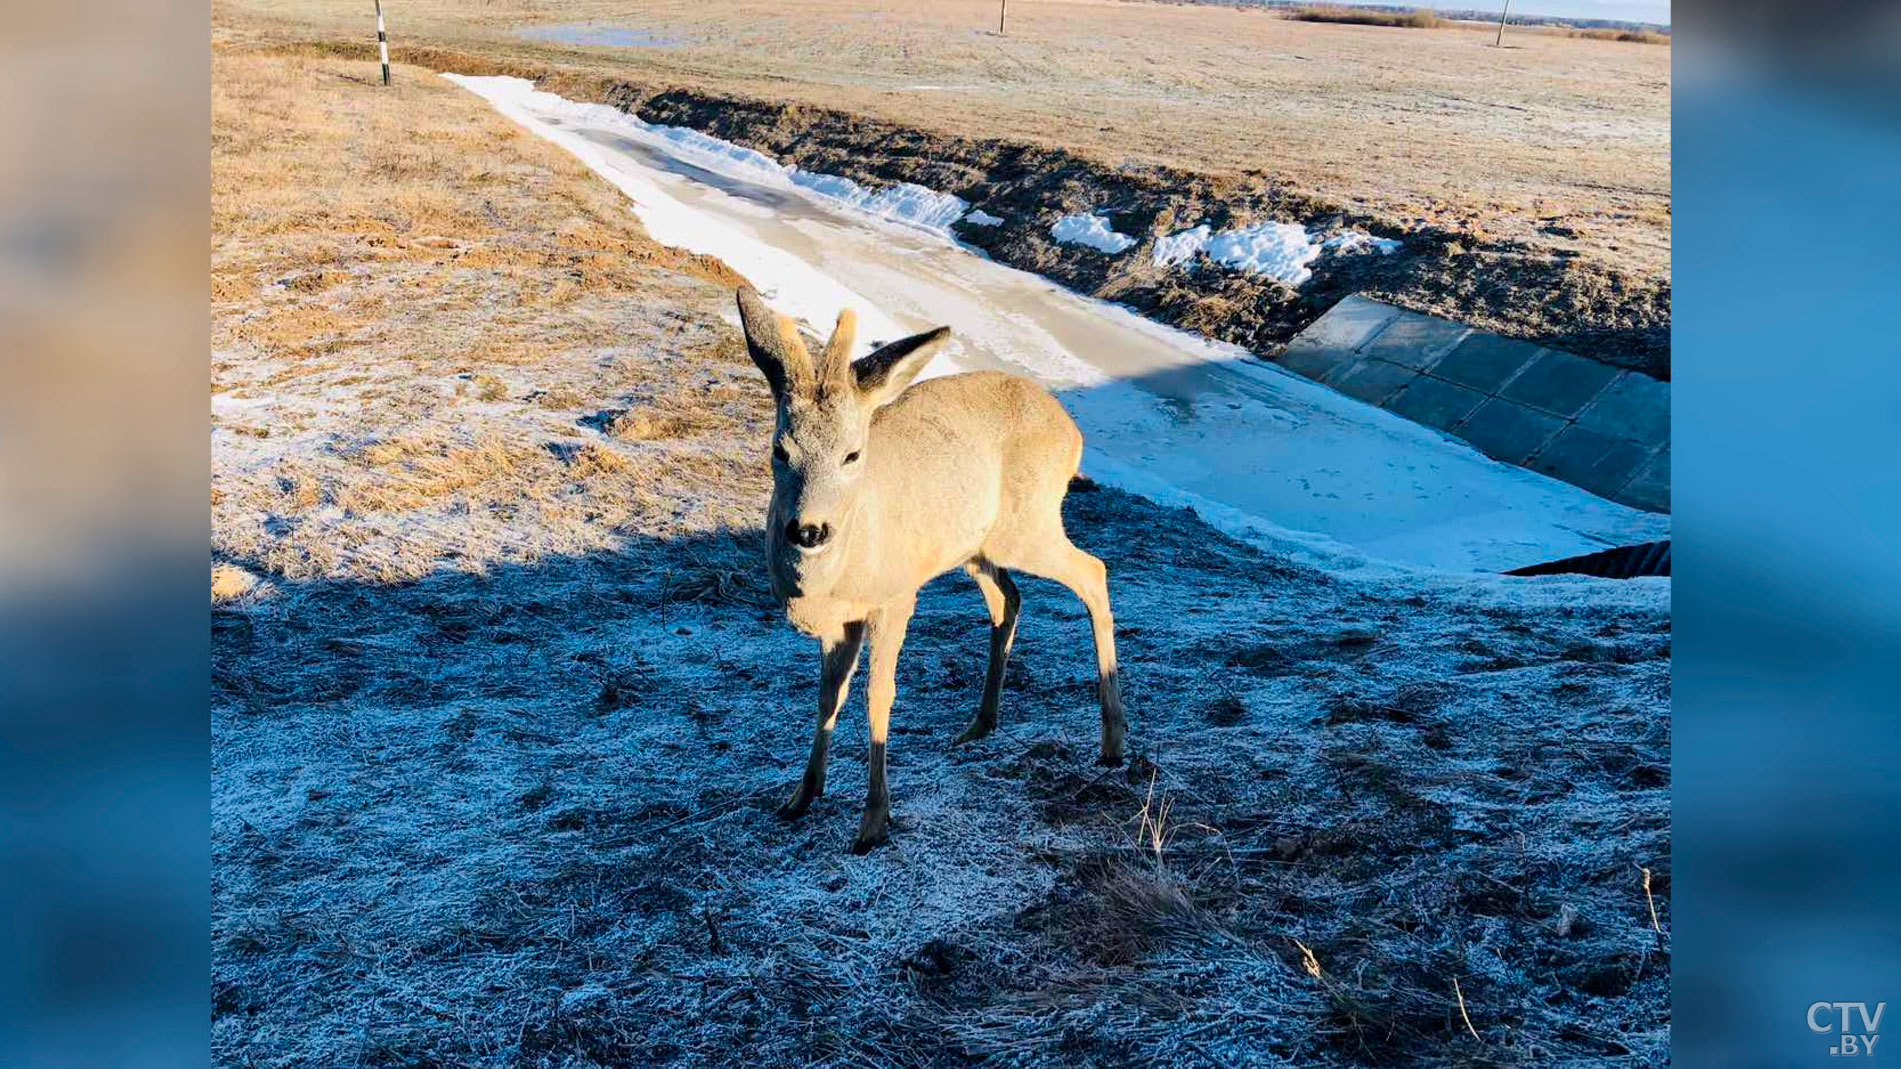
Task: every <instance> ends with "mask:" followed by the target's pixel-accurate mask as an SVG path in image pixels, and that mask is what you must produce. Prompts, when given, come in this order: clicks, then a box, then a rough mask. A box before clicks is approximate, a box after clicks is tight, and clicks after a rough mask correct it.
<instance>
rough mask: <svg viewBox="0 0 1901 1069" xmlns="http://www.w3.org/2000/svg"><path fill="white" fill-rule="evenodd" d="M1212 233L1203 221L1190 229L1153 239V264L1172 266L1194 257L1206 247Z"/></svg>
mask: <svg viewBox="0 0 1901 1069" xmlns="http://www.w3.org/2000/svg"><path fill="white" fill-rule="evenodd" d="M1211 236H1212V235H1211V234H1210V232H1209V230H1208V224H1207V223H1203V224H1201V225H1200V226H1198V227H1195V228H1193V229H1192V230H1183V231H1180V232H1179V233H1174V234H1170V235H1168V236H1167V237H1165V238H1157V239H1156V241H1155V266H1157V267H1174V266H1175V265H1177V264H1184V263H1187V262H1188V261H1190V260H1192V259H1194V258H1195V257H1196V256H1197V255H1199V254H1200V253H1201V252H1202V250H1204V249H1206V248H1207V247H1208V239H1209V237H1211Z"/></svg>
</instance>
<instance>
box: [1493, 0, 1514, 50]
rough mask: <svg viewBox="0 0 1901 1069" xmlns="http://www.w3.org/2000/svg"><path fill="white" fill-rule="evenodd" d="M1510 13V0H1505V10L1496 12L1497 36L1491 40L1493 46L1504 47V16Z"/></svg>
mask: <svg viewBox="0 0 1901 1069" xmlns="http://www.w3.org/2000/svg"><path fill="white" fill-rule="evenodd" d="M1511 13H1512V0H1505V10H1503V11H1501V12H1499V13H1498V37H1497V39H1496V40H1494V41H1493V42H1492V47H1493V48H1504V47H1505V16H1507V15H1509V14H1511Z"/></svg>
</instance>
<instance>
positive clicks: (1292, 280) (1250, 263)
mask: <svg viewBox="0 0 1901 1069" xmlns="http://www.w3.org/2000/svg"><path fill="white" fill-rule="evenodd" d="M1206 252H1207V253H1208V258H1209V259H1210V260H1213V261H1214V262H1215V263H1218V264H1222V265H1224V266H1227V267H1232V268H1234V269H1236V270H1238V271H1246V272H1248V273H1250V274H1256V275H1266V276H1268V277H1269V278H1274V279H1279V280H1280V281H1282V282H1285V283H1287V284H1288V285H1290V286H1298V285H1300V284H1301V283H1303V282H1305V281H1307V280H1308V279H1309V278H1312V277H1313V272H1312V271H1311V270H1309V269H1308V267H1307V265H1308V264H1310V263H1313V262H1314V260H1315V258H1317V257H1318V256H1319V255H1320V246H1319V245H1316V244H1315V243H1314V241H1313V239H1312V238H1310V237H1308V236H1307V228H1306V227H1304V226H1301V225H1300V224H1299V223H1258V224H1256V225H1254V226H1246V227H1242V228H1240V229H1238V230H1224V231H1222V232H1221V233H1220V234H1217V235H1215V236H1214V238H1213V239H1211V240H1210V241H1209V242H1208V245H1207V249H1206Z"/></svg>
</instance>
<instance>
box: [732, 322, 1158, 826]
mask: <svg viewBox="0 0 1901 1069" xmlns="http://www.w3.org/2000/svg"><path fill="white" fill-rule="evenodd" d="M739 316H740V321H741V323H742V325H743V326H744V328H745V333H746V350H747V352H748V353H749V354H750V355H751V356H752V359H753V362H754V363H756V364H758V365H759V370H760V371H762V372H764V373H765V376H766V381H767V382H768V383H769V384H771V386H772V396H773V400H774V402H775V403H776V407H777V409H778V418H777V422H776V426H775V427H774V430H773V447H772V482H773V490H772V504H771V507H770V509H769V511H768V513H767V516H766V538H767V571H768V573H769V574H770V577H771V581H772V592H773V594H774V596H775V597H777V598H779V599H780V600H782V601H784V602H785V604H786V616H787V618H788V619H789V620H790V621H791V622H792V624H793V626H794V627H797V628H798V629H799V630H800V631H802V632H804V633H805V634H808V635H811V636H812V637H814V638H817V639H818V640H819V650H820V660H819V665H820V668H819V700H818V727H817V730H816V731H815V732H814V733H813V735H812V755H811V759H810V760H809V761H808V762H807V764H806V768H805V776H804V778H802V779H801V780H800V781H799V786H798V789H797V790H796V791H794V792H793V795H792V798H791V800H789V801H788V802H786V804H785V805H784V806H782V807H781V808H780V810H779V812H780V813H781V814H782V815H784V816H788V817H796V816H799V815H801V814H803V813H804V812H805V811H806V809H807V808H809V807H810V806H811V804H812V802H813V800H815V799H816V798H818V797H819V796H820V795H821V794H823V793H824V792H825V756H826V749H827V747H828V746H829V744H830V742H831V737H832V728H833V726H834V725H835V724H836V723H837V722H838V711H839V709H840V708H841V707H842V706H843V705H844V704H845V694H846V691H847V688H848V687H849V685H850V682H851V677H852V673H853V672H854V671H855V670H856V669H857V667H858V651H859V647H861V646H862V645H864V643H865V641H866V640H867V639H869V640H870V642H871V683H870V686H869V687H868V688H867V697H866V715H867V718H868V720H869V722H870V727H871V749H870V755H869V759H868V763H869V765H870V772H871V785H870V789H869V791H868V793H867V796H866V799H865V815H864V819H863V820H862V821H861V822H860V823H859V826H858V838H857V841H856V842H854V843H853V844H852V851H853V852H854V853H860V854H862V853H864V852H865V851H867V850H870V849H871V848H872V847H874V846H876V845H878V844H879V843H881V842H883V841H884V839H885V835H886V823H887V820H888V818H889V816H890V812H891V802H890V796H889V794H888V793H887V791H886V789H885V732H886V728H887V726H888V724H889V722H890V717H891V702H892V699H893V698H894V697H895V696H896V684H895V682H894V680H893V676H894V674H895V672H896V670H897V665H898V650H899V648H900V647H902V646H903V645H904V632H905V627H906V625H908V624H909V623H910V620H911V612H912V609H913V608H915V607H916V604H917V592H918V588H920V587H922V586H923V585H924V584H925V583H928V582H930V581H931V580H932V579H934V578H936V577H937V576H939V575H942V574H943V573H945V572H947V571H949V570H950V569H952V568H956V567H960V566H961V567H962V568H963V569H964V570H965V571H966V572H968V573H970V576H971V578H973V579H975V580H976V581H977V586H978V587H979V589H981V590H982V592H983V598H984V603H985V604H986V605H987V606H988V607H989V610H990V668H989V671H988V672H987V673H986V674H985V676H984V691H983V702H982V704H981V705H980V706H979V707H978V710H977V718H976V720H974V721H973V722H972V723H971V725H970V727H969V728H968V729H966V730H965V731H964V733H963V734H962V735H961V736H959V737H958V739H957V741H958V742H968V741H971V740H974V739H980V738H982V737H984V736H985V735H987V734H989V733H990V731H991V730H992V729H994V728H995V727H996V726H997V700H998V694H999V692H1000V691H1001V690H1002V688H1003V670H1004V665H1005V662H1006V661H1007V660H1008V658H1009V656H1010V643H1011V641H1012V640H1013V639H1014V638H1015V636H1016V623H1017V606H1018V603H1019V599H1018V596H1017V588H1016V584H1015V583H1014V582H1012V581H1011V579H1010V573H1009V571H1008V569H1012V568H1015V569H1019V570H1021V571H1024V572H1028V573H1029V574H1031V575H1039V576H1043V577H1045V578H1048V579H1054V580H1056V581H1057V582H1059V583H1062V584H1063V585H1064V586H1067V587H1069V589H1070V590H1072V591H1074V592H1075V593H1076V596H1077V597H1079V598H1081V599H1082V601H1083V604H1084V605H1086V606H1088V609H1089V620H1090V624H1091V626H1092V628H1093V629H1094V631H1095V640H1096V692H1097V697H1098V698H1099V700H1100V702H1101V705H1102V763H1103V764H1105V765H1116V764H1120V763H1121V762H1122V741H1123V736H1124V735H1126V734H1127V733H1128V724H1127V722H1126V721H1125V720H1124V719H1123V715H1122V698H1121V691H1120V687H1119V684H1118V682H1117V679H1116V652H1115V621H1114V620H1113V619H1112V618H1111V617H1110V615H1109V585H1108V575H1107V572H1106V570H1105V569H1104V568H1103V565H1102V562H1101V561H1099V560H1097V559H1096V558H1094V557H1092V556H1090V555H1089V554H1087V553H1084V552H1083V551H1082V550H1080V549H1077V548H1076V547H1075V546H1073V545H1071V544H1070V541H1069V537H1068V536H1067V535H1066V534H1064V532H1063V513H1062V508H1063V495H1064V494H1066V493H1068V491H1069V482H1070V479H1071V478H1072V477H1073V476H1074V475H1075V474H1076V468H1077V464H1078V463H1079V462H1080V461H1081V459H1082V448H1083V440H1082V432H1080V431H1078V430H1077V429H1076V424H1075V423H1074V422H1073V421H1072V420H1071V419H1070V418H1069V414H1068V413H1067V412H1064V411H1063V407H1062V406H1061V405H1059V404H1057V403H1056V399H1055V398H1054V397H1051V396H1050V395H1049V394H1048V393H1047V392H1045V391H1044V390H1043V388H1042V387H1040V386H1038V385H1037V384H1035V383H1033V382H1031V381H1029V380H1028V379H1023V378H1018V377H1016V376H1013V375H1006V374H1003V373H1001V372H994V371H979V372H972V373H968V374H961V375H948V376H945V377H943V378H937V379H930V380H927V381H925V382H921V383H919V384H917V385H916V386H912V385H911V380H913V379H915V378H916V377H917V375H918V373H919V372H920V371H922V370H924V365H926V364H927V363H929V362H930V360H931V358H932V357H934V356H936V355H937V354H938V352H940V351H941V350H942V349H943V348H944V345H945V343H946V342H947V341H948V340H949V339H950V328H949V327H939V328H937V329H936V330H932V331H927V332H925V333H923V334H918V335H914V336H912V337H909V338H904V339H901V340H899V341H894V342H892V343H891V344H889V345H886V346H884V347H883V348H881V349H879V350H878V351H877V352H875V353H872V354H871V355H869V356H866V357H864V358H863V359H861V360H858V361H853V360H852V358H851V348H852V340H853V335H854V333H855V328H856V317H855V316H854V314H853V313H852V312H851V311H850V310H847V311H844V312H841V313H839V316H838V325H837V327H835V328H834V329H833V331H832V337H831V340H830V341H828V342H826V344H825V348H824V349H823V351H821V353H820V354H819V357H818V359H817V360H816V361H814V360H813V359H812V356H811V354H810V352H809V351H808V350H807V349H806V347H805V343H804V342H803V341H802V340H801V339H800V338H799V333H798V330H797V328H796V327H795V326H794V325H793V322H792V320H791V319H790V318H788V317H785V316H781V315H778V314H776V313H774V312H773V311H772V309H771V308H769V307H767V305H766V303H765V301H764V300H762V299H761V298H760V296H759V294H758V293H757V292H755V291H754V290H753V289H752V288H751V287H745V288H742V289H741V290H740V291H739ZM907 387H909V388H908V389H907Z"/></svg>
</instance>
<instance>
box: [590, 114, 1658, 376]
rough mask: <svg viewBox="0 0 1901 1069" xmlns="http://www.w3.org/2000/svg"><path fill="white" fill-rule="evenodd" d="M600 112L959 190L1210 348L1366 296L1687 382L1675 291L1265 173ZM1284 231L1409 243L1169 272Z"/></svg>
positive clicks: (1074, 278)
mask: <svg viewBox="0 0 1901 1069" xmlns="http://www.w3.org/2000/svg"><path fill="white" fill-rule="evenodd" d="M598 99H600V100H602V101H604V102H606V103H608V104H611V105H613V106H615V107H617V108H620V109H621V110H623V111H627V112H630V113H632V114H635V115H637V116H638V117H640V118H641V119H644V120H646V121H648V122H655V123H664V124H668V125H674V126H686V127H691V128H692V129H695V130H700V131H702V132H705V133H709V134H712V135H714V136H717V137H721V138H724V139H726V140H728V141H733V142H736V143H738V144H741V145H745V146H747V147H748V148H753V149H757V150H759V151H761V152H764V153H767V154H769V155H771V156H773V157H774V158H776V159H778V160H780V161H781V162H784V163H790V164H796V165H798V166H800V167H803V168H806V169H809V170H813V171H821V172H825V173H829V174H842V175H845V176H846V177H849V178H851V179H854V180H856V181H858V182H860V183H863V184H865V185H869V186H872V187H874V188H875V187H878V186H881V185H888V184H890V183H894V182H913V183H916V184H918V185H921V186H927V187H929V188H932V189H937V190H942V191H944V192H948V193H954V194H956V195H957V196H959V197H962V198H964V199H965V200H967V201H969V202H970V203H971V204H973V205H976V206H979V207H982V208H983V209H984V210H985V211H987V212H989V213H990V214H992V215H996V216H1001V217H1002V218H1003V219H1004V220H1005V221H1004V222H1003V224H1002V225H999V226H994V227H981V226H971V225H967V224H959V225H958V227H957V234H958V237H959V238H961V239H962V240H964V241H965V242H967V243H969V244H971V245H975V246H977V247H979V248H982V249H984V250H985V251H986V252H988V253H989V254H990V255H991V256H993V257H995V258H996V259H998V260H1001V261H1003V262H1004V263H1007V264H1010V265H1012V266H1015V267H1021V268H1024V269H1026V270H1030V271H1036V272H1038V273H1040V274H1043V275H1047V276H1049V277H1050V278H1054V279H1056V280H1058V281H1060V282H1062V283H1063V284H1065V285H1067V286H1070V287H1072V288H1074V289H1077V290H1080V291H1082V292H1084V293H1088V294H1091V295H1093V296H1097V297H1101V298H1104V299H1106V300H1112V301H1117V302H1119V303H1122V304H1126V305H1129V306H1131V307H1133V308H1135V309H1137V310H1139V311H1141V312H1143V313H1144V314H1146V315H1149V316H1151V317H1153V318H1156V319H1160V320H1162V321H1164V322H1168V323H1171V324H1174V325H1176V326H1179V327H1183V328H1186V329H1189V330H1194V331H1197V332H1199V333H1201V334H1204V335H1206V336H1208V337H1212V338H1217V339H1219V340H1222V341H1227V342H1233V343H1235V344H1237V345H1240V346H1243V347H1245V348H1247V349H1249V350H1251V351H1253V352H1256V353H1261V354H1264V355H1271V354H1273V353H1274V352H1276V351H1278V349H1279V348H1280V346H1282V345H1283V344H1285V343H1286V342H1287V340H1288V339H1289V338H1291V337H1293V335H1294V334H1296V333H1297V332H1299V331H1300V330H1301V329H1302V328H1304V327H1305V326H1307V324H1309V323H1311V322H1313V321H1314V320H1315V319H1316V318H1318V317H1319V316H1320V315H1321V314H1322V313H1324V312H1325V311H1326V310H1327V309H1328V308H1331V307H1332V306H1333V305H1334V303H1335V302H1337V301H1339V300H1340V299H1341V298H1343V297H1346V296H1348V295H1350V294H1354V293H1364V294H1366V295H1368V296H1371V297H1376V298H1379V299H1381V300H1386V301H1390V302H1392V303H1394V304H1398V305H1401V306H1404V307H1407V308H1412V309H1415V310H1417V311H1421V312H1427V313H1430V314H1433V315H1440V316H1444V317H1446V318H1449V319H1455V320H1459V321H1461V322H1466V323H1471V324H1473V325H1475V326H1478V327H1481V328H1483V329H1486V330H1492V331H1496V332H1498V333H1501V334H1506V335H1510V336H1513V337H1520V338H1526V339H1530V340H1532V341H1536V342H1539V343H1542V344H1548V345H1552V346H1555V347H1557V348H1561V349H1565V350H1568V351H1571V352H1575V353H1580V354H1583V355H1587V356H1591V357H1594V358H1596V359H1599V360H1602V361H1604V362H1606V363H1609V364H1614V365H1617V366H1619V367H1628V368H1634V369H1637V370H1639V371H1644V372H1647V373H1649V374H1652V375H1656V376H1658V377H1659V378H1665V379H1667V378H1669V377H1670V283H1669V281H1668V280H1667V279H1651V278H1643V277H1639V276H1636V275H1633V274H1630V273H1627V272H1624V271H1621V270H1619V269H1617V268H1615V267H1611V266H1608V265H1605V264H1602V263H1599V262H1597V261H1594V260H1591V259H1588V258H1585V257H1581V256H1575V255H1567V254H1565V253H1563V252H1562V251H1556V250H1549V249H1535V248H1531V247H1529V246H1527V245H1525V244H1523V243H1521V242H1513V241H1503V240H1493V239H1490V238H1488V237H1487V236H1486V235H1485V234H1484V233H1483V232H1482V231H1480V230H1478V229H1476V228H1458V229H1454V228H1449V227H1446V226H1443V225H1431V224H1421V223H1419V222H1418V221H1407V220H1399V219H1393V218H1385V217H1380V216H1375V215H1368V214H1365V213H1357V212H1353V211H1349V210H1345V209H1343V208H1342V207H1341V206H1339V205H1337V204H1333V203H1329V202H1328V201H1327V200H1325V199H1323V198H1320V197H1317V196H1314V195H1312V194H1309V193H1306V192H1303V191H1300V190H1296V189H1292V188H1289V187H1288V186H1286V185H1284V184H1282V183H1279V182H1277V181H1275V180H1274V179H1273V178H1272V177H1270V176H1268V175H1265V174H1261V173H1258V172H1254V173H1248V174H1243V175H1238V176H1218V175H1208V174H1202V173H1197V172H1193V171H1186V170H1181V169H1176V168H1170V167H1162V166H1152V165H1141V166H1134V165H1123V166H1115V165H1111V164H1108V163H1105V162H1102V161H1098V160H1093V159H1089V158H1086V157H1083V156H1080V155H1077V154H1075V153H1071V152H1068V151H1065V150H1062V149H1054V148H1048V147H1043V146H1038V145H1031V144H1026V143H1022V142H1009V141H978V140H972V139H967V138H961V137H950V136H943V135H936V134H929V133H924V132H921V131H918V130H914V129H908V128H905V127H901V126H897V125H894V124H891V123H886V122H881V121H878V120H873V119H866V118H863V117H859V116H855V115H850V114H846V113H843V112H838V111H830V110H825V109H819V108H812V107H805V106H798V105H784V104H773V103H764V102H759V101H752V100H744V99H738V98H733V97H724V96H715V95H709V94H706V93H702V92H697V91H686V90H678V89H669V90H655V89H652V88H649V87H644V86H640V85H636V84H633V83H628V82H620V83H615V84H613V85H610V86H608V87H606V88H605V91H604V92H603V93H601V94H600V96H599V98H598ZM1077 212H1094V213H1099V214H1102V215H1104V216H1107V217H1108V218H1109V219H1110V220H1111V221H1112V222H1113V224H1114V226H1115V229H1116V230H1117V231H1119V232H1121V233H1125V234H1130V235H1134V236H1136V237H1137V238H1138V240H1139V241H1140V242H1141V243H1140V244H1138V245H1137V246H1135V247H1134V248H1132V249H1131V250H1129V251H1128V252H1126V253H1124V254H1122V255H1119V256H1113V257H1111V256H1105V255H1103V254H1102V253H1099V252H1097V251H1095V250H1093V249H1089V248H1084V247H1080V246H1075V245H1062V244H1058V243H1057V242H1056V241H1054V240H1053V239H1052V238H1051V237H1050V234H1049V228H1050V225H1051V224H1052V223H1054V222H1055V221H1056V220H1057V219H1059V218H1061V217H1062V216H1064V215H1068V214H1072V213H1077ZM1267 220H1280V221H1285V222H1298V223H1301V224H1304V225H1307V226H1310V227H1318V226H1325V227H1335V226H1342V225H1347V226H1358V227H1361V228H1363V229H1365V230H1367V231H1369V232H1371V233H1373V234H1375V235H1378V236H1382V237H1391V238H1399V239H1401V240H1402V241H1403V242H1404V247H1403V248H1402V249H1401V251H1399V252H1397V253H1395V254H1393V255H1390V256H1375V255H1360V256H1325V257H1322V258H1321V259H1320V260H1318V261H1317V262H1315V264H1314V265H1313V278H1312V279H1311V280H1309V281H1308V282H1307V283H1306V284H1304V285H1303V286H1301V287H1300V288H1298V289H1295V288H1293V287H1290V286H1287V285H1284V284H1282V283H1280V282H1277V281H1274V280H1271V279H1267V278H1264V277H1260V276H1256V275H1250V274H1247V273H1244V272H1240V271H1236V270H1232V269H1229V268H1225V267H1221V266H1219V265H1216V264H1213V263H1211V262H1208V261H1206V260H1199V261H1196V263H1195V264H1194V265H1193V266H1191V267H1186V268H1184V267H1174V268H1158V267H1156V266H1154V264H1153V262H1152V259H1151V257H1150V252H1151V249H1152V244H1153V242H1154V240H1155V239H1157V238H1159V237H1162V236H1164V235H1166V234H1169V233H1172V232H1174V231H1177V230H1180V229H1185V228H1187V227H1191V226H1194V225H1197V224H1200V223H1207V224H1208V225H1209V226H1210V227H1211V228H1213V229H1214V230H1216V231H1219V230H1222V229H1225V228H1227V227H1231V226H1242V225H1247V224H1251V223H1258V222H1264V221H1267Z"/></svg>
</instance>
